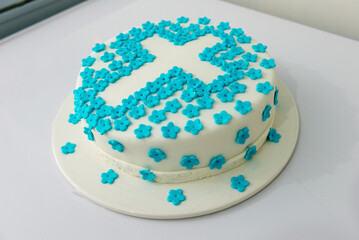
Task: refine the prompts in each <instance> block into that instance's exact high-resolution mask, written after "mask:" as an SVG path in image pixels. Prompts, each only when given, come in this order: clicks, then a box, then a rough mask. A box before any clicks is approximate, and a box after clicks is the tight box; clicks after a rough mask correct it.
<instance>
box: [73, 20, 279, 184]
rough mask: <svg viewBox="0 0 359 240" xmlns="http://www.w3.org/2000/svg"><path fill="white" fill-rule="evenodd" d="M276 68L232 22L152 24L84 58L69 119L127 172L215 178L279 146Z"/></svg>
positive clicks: (173, 178)
mask: <svg viewBox="0 0 359 240" xmlns="http://www.w3.org/2000/svg"><path fill="white" fill-rule="evenodd" d="M275 66H276V65H275V62H274V60H273V59H272V58H271V56H270V55H269V54H268V52H267V46H265V45H264V44H262V43H259V42H257V41H255V40H254V39H252V38H251V37H250V36H248V35H247V34H246V33H244V32H243V30H242V29H241V28H235V27H232V26H230V25H229V23H228V22H220V23H219V24H213V25H212V24H211V22H210V19H208V18H206V17H203V18H199V19H198V21H192V22H190V21H189V19H188V18H185V17H181V18H178V19H177V20H176V21H167V20H162V21H160V22H158V23H151V22H146V23H144V24H142V26H140V27H137V28H132V29H131V30H130V31H128V32H124V33H120V34H119V35H117V36H116V37H114V38H112V39H110V40H108V41H106V42H104V43H97V44H96V45H95V46H94V47H93V48H92V53H91V54H90V55H89V56H88V57H87V58H84V59H83V60H82V68H81V70H80V74H79V76H78V79H77V83H76V89H75V90H74V112H73V113H72V114H70V116H69V122H71V123H73V124H82V125H83V127H84V134H85V135H84V137H86V138H88V140H89V141H92V142H93V147H94V148H96V149H97V150H98V151H99V152H100V153H101V156H102V157H103V159H99V161H110V162H111V163H112V164H113V165H114V168H116V169H120V170H119V171H122V172H124V173H126V174H130V175H133V176H136V177H142V178H144V177H145V178H146V179H147V180H149V181H151V182H154V183H156V182H157V183H181V182H188V181H193V180H197V179H202V178H207V177H211V176H214V175H217V174H220V173H223V172H225V171H228V170H230V169H233V168H235V167H238V166H240V165H241V164H243V163H244V162H246V161H248V160H250V159H251V158H252V156H254V155H255V154H256V153H257V151H259V149H260V147H261V146H262V145H263V143H264V142H265V141H266V140H271V141H274V142H275V141H277V140H278V139H276V138H278V134H276V132H275V129H272V128H271V127H272V124H273V121H274V118H275V112H276V104H277V102H278V101H277V95H278V90H277V87H276V86H277V76H276V73H275V69H274V68H275Z"/></svg>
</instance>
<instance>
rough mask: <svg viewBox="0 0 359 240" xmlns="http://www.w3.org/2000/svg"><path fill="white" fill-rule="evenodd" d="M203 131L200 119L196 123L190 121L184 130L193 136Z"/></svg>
mask: <svg viewBox="0 0 359 240" xmlns="http://www.w3.org/2000/svg"><path fill="white" fill-rule="evenodd" d="M202 129H203V125H202V123H201V122H200V120H199V119H196V120H194V121H192V120H188V121H187V124H186V126H185V127H184V130H186V131H187V132H190V133H192V134H193V135H197V134H198V133H199V131H201V130H202Z"/></svg>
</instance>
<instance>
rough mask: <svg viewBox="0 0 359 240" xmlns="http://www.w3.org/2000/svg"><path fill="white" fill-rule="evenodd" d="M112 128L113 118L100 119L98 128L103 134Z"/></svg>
mask: <svg viewBox="0 0 359 240" xmlns="http://www.w3.org/2000/svg"><path fill="white" fill-rule="evenodd" d="M111 129H112V125H111V120H110V119H100V120H99V121H98V125H97V127H96V130H97V131H98V132H99V133H100V134H101V135H104V134H105V133H107V132H108V131H110V130H111Z"/></svg>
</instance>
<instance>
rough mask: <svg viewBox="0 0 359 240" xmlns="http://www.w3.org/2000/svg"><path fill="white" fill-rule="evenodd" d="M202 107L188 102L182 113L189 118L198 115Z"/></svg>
mask: <svg viewBox="0 0 359 240" xmlns="http://www.w3.org/2000/svg"><path fill="white" fill-rule="evenodd" d="M199 110H200V108H199V107H198V106H193V105H192V104H188V105H187V106H186V108H185V109H183V110H182V114H183V115H186V116H187V117H188V118H193V117H198V116H199Z"/></svg>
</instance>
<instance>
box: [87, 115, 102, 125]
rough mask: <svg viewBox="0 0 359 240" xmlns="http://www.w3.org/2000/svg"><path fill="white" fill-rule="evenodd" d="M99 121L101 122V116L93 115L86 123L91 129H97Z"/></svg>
mask: <svg viewBox="0 0 359 240" xmlns="http://www.w3.org/2000/svg"><path fill="white" fill-rule="evenodd" d="M98 120H100V116H98V115H96V114H93V113H91V114H90V115H89V117H88V118H87V119H86V123H87V124H88V125H89V128H90V129H93V128H95V127H97V124H98Z"/></svg>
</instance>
